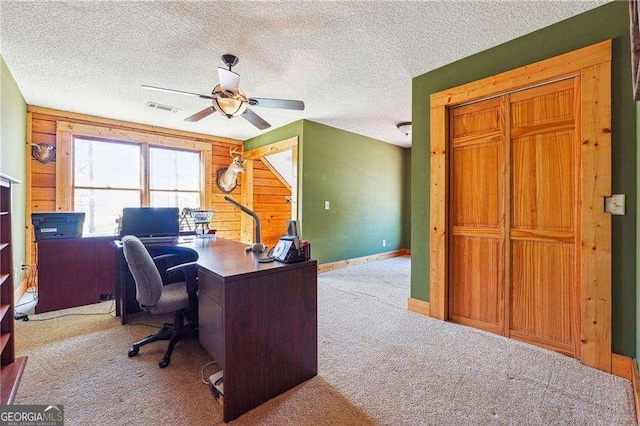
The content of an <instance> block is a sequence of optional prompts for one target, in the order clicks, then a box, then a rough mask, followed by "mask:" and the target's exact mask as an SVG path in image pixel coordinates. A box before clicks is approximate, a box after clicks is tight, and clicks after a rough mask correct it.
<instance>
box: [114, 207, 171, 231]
mask: <svg viewBox="0 0 640 426" xmlns="http://www.w3.org/2000/svg"><path fill="white" fill-rule="evenodd" d="M178 219H179V210H178V208H177V207H136V208H134V207H126V208H124V209H122V228H121V230H120V236H121V237H122V236H125V235H135V236H136V237H174V236H176V237H177V236H178V231H179V230H178V226H179V220H178Z"/></svg>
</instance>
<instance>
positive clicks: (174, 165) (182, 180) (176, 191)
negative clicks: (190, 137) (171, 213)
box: [149, 148, 200, 210]
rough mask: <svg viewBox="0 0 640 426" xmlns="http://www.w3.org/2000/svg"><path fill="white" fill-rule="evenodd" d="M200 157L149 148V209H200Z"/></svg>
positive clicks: (186, 152)
mask: <svg viewBox="0 0 640 426" xmlns="http://www.w3.org/2000/svg"><path fill="white" fill-rule="evenodd" d="M199 165H200V154H199V153H197V152H192V151H178V150H175V149H167V148H150V149H149V192H150V204H149V205H150V206H151V207H179V208H180V210H182V209H183V208H185V207H191V208H199V207H200V167H199Z"/></svg>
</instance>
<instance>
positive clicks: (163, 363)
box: [158, 358, 171, 368]
mask: <svg viewBox="0 0 640 426" xmlns="http://www.w3.org/2000/svg"><path fill="white" fill-rule="evenodd" d="M170 362H171V360H169V359H166V358H162V360H161V361H160V362H159V363H158V366H159V367H160V368H165V367H166V366H168V365H169V363H170Z"/></svg>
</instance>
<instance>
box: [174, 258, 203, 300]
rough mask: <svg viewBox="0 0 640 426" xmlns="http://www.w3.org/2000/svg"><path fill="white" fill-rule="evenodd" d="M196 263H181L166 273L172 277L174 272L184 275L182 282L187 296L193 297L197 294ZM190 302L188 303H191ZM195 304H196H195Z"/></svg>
mask: <svg viewBox="0 0 640 426" xmlns="http://www.w3.org/2000/svg"><path fill="white" fill-rule="evenodd" d="M196 265H197V263H196V262H188V263H182V264H180V265H176V266H172V267H171V268H169V269H167V273H168V274H169V275H172V274H174V273H176V272H182V273H183V274H184V282H185V283H186V285H187V294H189V295H195V294H197V293H198V267H197V266H196ZM192 302H193V301H191V302H190V303H192ZM196 303H197V302H196Z"/></svg>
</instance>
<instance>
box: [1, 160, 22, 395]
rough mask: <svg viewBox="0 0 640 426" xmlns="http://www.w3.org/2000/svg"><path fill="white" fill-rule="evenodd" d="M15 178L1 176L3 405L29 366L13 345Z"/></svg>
mask: <svg viewBox="0 0 640 426" xmlns="http://www.w3.org/2000/svg"><path fill="white" fill-rule="evenodd" d="M16 183H19V181H17V180H16V179H14V178H12V177H10V176H7V175H4V174H2V173H0V349H1V353H0V405H6V404H12V403H13V400H14V399H15V396H16V392H17V391H18V384H19V383H20V378H21V377H22V372H23V371H24V367H25V365H26V363H27V357H21V358H16V351H15V342H14V338H15V335H14V324H15V323H14V319H13V316H14V309H13V308H14V300H13V291H14V289H13V285H14V283H13V256H12V250H13V246H12V239H11V187H12V185H14V184H16Z"/></svg>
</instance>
